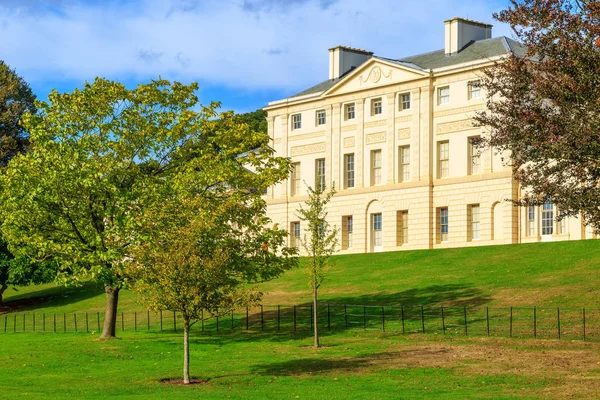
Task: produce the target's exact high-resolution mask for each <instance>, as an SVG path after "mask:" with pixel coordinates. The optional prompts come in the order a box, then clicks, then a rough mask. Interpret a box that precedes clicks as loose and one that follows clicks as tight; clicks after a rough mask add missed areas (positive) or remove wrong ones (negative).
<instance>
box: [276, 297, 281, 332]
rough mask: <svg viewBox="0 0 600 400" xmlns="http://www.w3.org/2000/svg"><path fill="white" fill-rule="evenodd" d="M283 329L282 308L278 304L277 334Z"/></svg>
mask: <svg viewBox="0 0 600 400" xmlns="http://www.w3.org/2000/svg"><path fill="white" fill-rule="evenodd" d="M280 329H281V306H280V305H279V304H277V332H279V330H280Z"/></svg>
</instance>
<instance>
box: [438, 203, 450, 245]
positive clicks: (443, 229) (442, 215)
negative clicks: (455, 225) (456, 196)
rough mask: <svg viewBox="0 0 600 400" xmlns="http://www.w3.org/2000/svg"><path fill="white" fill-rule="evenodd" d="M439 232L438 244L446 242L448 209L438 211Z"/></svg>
mask: <svg viewBox="0 0 600 400" xmlns="http://www.w3.org/2000/svg"><path fill="white" fill-rule="evenodd" d="M439 221H440V223H439V232H440V242H447V241H448V207H443V208H440V209H439Z"/></svg>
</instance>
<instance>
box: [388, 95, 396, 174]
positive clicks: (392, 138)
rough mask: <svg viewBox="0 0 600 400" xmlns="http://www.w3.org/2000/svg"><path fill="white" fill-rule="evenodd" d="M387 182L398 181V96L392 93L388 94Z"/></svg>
mask: <svg viewBox="0 0 600 400" xmlns="http://www.w3.org/2000/svg"><path fill="white" fill-rule="evenodd" d="M386 97H387V116H388V117H387V132H386V139H387V146H388V147H387V163H386V164H387V183H388V184H393V183H395V182H397V177H396V175H397V174H398V167H397V166H398V163H397V162H396V128H395V127H396V108H397V105H396V99H397V97H398V96H396V94H395V93H390V94H388V95H387V96H386Z"/></svg>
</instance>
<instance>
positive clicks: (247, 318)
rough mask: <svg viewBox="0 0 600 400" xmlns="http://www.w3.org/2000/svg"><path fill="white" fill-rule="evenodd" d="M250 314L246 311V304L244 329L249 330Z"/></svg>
mask: <svg viewBox="0 0 600 400" xmlns="http://www.w3.org/2000/svg"><path fill="white" fill-rule="evenodd" d="M249 317H250V314H249V312H248V306H246V330H249V329H248V328H250V320H249Z"/></svg>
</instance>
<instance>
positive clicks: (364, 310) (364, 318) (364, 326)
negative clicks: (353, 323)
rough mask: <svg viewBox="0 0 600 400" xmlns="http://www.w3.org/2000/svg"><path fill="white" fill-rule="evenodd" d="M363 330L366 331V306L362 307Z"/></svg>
mask: <svg viewBox="0 0 600 400" xmlns="http://www.w3.org/2000/svg"><path fill="white" fill-rule="evenodd" d="M363 329H367V306H363Z"/></svg>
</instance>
